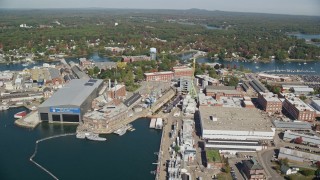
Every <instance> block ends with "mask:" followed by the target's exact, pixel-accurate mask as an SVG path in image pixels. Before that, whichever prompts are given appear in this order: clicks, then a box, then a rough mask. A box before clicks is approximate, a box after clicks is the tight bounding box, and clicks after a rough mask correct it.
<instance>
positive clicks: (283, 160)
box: [279, 158, 289, 166]
mask: <svg viewBox="0 0 320 180" xmlns="http://www.w3.org/2000/svg"><path fill="white" fill-rule="evenodd" d="M279 163H280V165H286V166H289V165H288V163H289V159H288V158H284V159H280V161H279Z"/></svg>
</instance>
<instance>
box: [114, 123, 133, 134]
mask: <svg viewBox="0 0 320 180" xmlns="http://www.w3.org/2000/svg"><path fill="white" fill-rule="evenodd" d="M128 129H133V128H132V125H131V124H127V125H125V126H122V127H121V128H119V129H117V130H115V131H114V132H113V133H115V134H118V135H119V136H122V135H124V134H125V133H126V132H127V130H128Z"/></svg>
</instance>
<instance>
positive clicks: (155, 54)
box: [150, 48, 157, 60]
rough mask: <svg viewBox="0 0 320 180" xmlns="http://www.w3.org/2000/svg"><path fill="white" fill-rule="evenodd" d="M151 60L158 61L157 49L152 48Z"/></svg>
mask: <svg viewBox="0 0 320 180" xmlns="http://www.w3.org/2000/svg"><path fill="white" fill-rule="evenodd" d="M150 59H151V60H156V59H157V49H156V48H150Z"/></svg>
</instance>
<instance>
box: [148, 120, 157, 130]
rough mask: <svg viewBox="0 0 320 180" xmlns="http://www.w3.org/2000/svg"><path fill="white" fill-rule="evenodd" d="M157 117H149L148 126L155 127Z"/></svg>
mask: <svg viewBox="0 0 320 180" xmlns="http://www.w3.org/2000/svg"><path fill="white" fill-rule="evenodd" d="M156 121H157V118H151V121H150V125H149V127H150V128H152V129H154V128H155V127H156Z"/></svg>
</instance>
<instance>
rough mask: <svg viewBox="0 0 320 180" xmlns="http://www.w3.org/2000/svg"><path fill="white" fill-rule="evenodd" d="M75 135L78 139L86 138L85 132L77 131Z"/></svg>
mask: <svg viewBox="0 0 320 180" xmlns="http://www.w3.org/2000/svg"><path fill="white" fill-rule="evenodd" d="M76 137H77V138H78V139H85V138H86V135H85V133H81V132H80V133H77V135H76Z"/></svg>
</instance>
